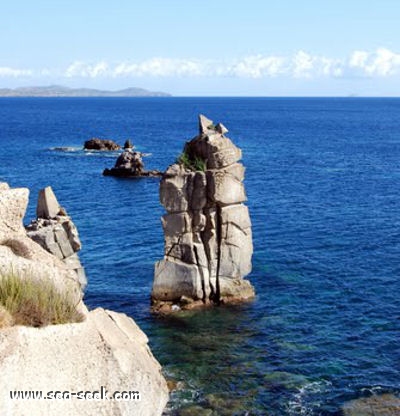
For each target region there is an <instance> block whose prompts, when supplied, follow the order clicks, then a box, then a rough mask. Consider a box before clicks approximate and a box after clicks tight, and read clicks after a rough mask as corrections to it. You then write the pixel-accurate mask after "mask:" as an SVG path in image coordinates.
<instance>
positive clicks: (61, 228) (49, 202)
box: [26, 186, 87, 288]
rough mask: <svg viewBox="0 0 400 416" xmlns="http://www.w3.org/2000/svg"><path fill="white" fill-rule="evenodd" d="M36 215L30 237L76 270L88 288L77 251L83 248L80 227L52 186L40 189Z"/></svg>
mask: <svg viewBox="0 0 400 416" xmlns="http://www.w3.org/2000/svg"><path fill="white" fill-rule="evenodd" d="M36 217H37V218H36V219H35V220H33V221H32V222H31V223H30V224H29V225H28V226H27V227H26V231H27V235H28V237H30V238H31V239H32V240H33V241H35V242H36V243H38V244H39V245H41V246H42V247H43V248H44V249H45V250H46V251H48V252H49V253H51V254H53V255H54V256H56V257H58V258H59V259H60V260H62V261H63V263H64V264H65V266H66V269H69V270H73V271H75V272H76V274H77V277H78V280H79V283H80V284H81V286H82V288H85V286H86V284H87V279H86V274H85V270H84V268H83V266H82V264H81V262H80V260H79V256H78V254H77V252H78V251H79V250H80V249H81V241H80V239H79V235H78V230H77V229H76V227H75V224H74V223H73V222H72V220H71V218H70V217H69V216H68V215H67V213H66V211H65V209H64V208H63V207H61V206H60V204H59V203H58V201H57V198H56V196H55V195H54V192H53V190H52V188H51V187H50V186H48V187H47V188H44V189H42V190H40V192H39V198H38V203H37V208H36Z"/></svg>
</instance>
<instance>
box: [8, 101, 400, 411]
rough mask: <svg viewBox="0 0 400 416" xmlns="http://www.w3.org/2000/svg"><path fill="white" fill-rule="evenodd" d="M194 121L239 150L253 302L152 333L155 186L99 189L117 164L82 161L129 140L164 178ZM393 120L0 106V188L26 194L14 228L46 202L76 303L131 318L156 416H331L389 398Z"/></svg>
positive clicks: (226, 107) (180, 319)
mask: <svg viewBox="0 0 400 416" xmlns="http://www.w3.org/2000/svg"><path fill="white" fill-rule="evenodd" d="M200 112H201V113H204V114H206V115H207V116H208V117H210V118H211V119H213V120H214V121H222V122H223V123H224V124H225V125H226V126H227V127H228V128H229V130H230V133H229V134H228V136H230V137H231V138H232V139H233V140H234V142H235V143H236V144H237V145H238V146H239V147H241V148H242V150H243V163H244V164H245V166H246V168H247V170H246V179H245V185H246V190H247V194H248V206H249V209H250V215H251V218H252V222H253V232H254V256H253V272H252V273H251V275H250V276H249V277H248V278H249V280H251V282H252V283H253V285H254V286H255V288H256V291H257V298H256V299H255V300H254V301H253V302H251V303H249V304H245V305H241V306H235V307H222V308H216V309H213V310H206V311H202V312H196V313H193V312H192V313H186V314H185V315H181V316H173V317H169V318H159V317H156V316H152V315H151V314H150V312H149V296H150V290H151V284H152V278H153V265H154V262H155V261H156V260H158V259H159V258H161V256H162V253H163V235H162V230H161V224H160V220H159V218H160V216H161V215H162V214H163V209H162V207H161V205H160V204H159V200H158V180H157V179H146V180H138V181H137V180H124V179H116V178H111V177H103V176H102V175H101V172H102V170H103V169H104V168H105V167H111V166H112V165H113V164H114V160H115V157H116V154H115V153H114V154H101V153H85V152H83V151H81V150H80V147H81V146H82V144H83V142H84V141H85V140H87V139H88V138H90V137H93V136H100V137H103V138H111V139H115V140H116V141H118V142H120V143H123V142H124V141H125V139H127V138H131V139H132V140H133V142H134V143H135V144H136V146H137V148H138V149H139V150H141V151H143V152H145V153H151V155H150V156H148V157H147V158H146V159H145V163H146V167H147V168H149V169H165V168H166V167H167V166H168V164H170V163H172V162H173V161H174V160H175V158H176V156H177V155H178V154H179V153H180V151H181V149H182V147H183V144H184V142H185V141H186V140H188V139H190V138H192V137H193V136H195V135H196V134H197V114H198V113H200ZM399 114H400V99H262V98H253V99H250V98H226V99H222V98H162V99H160V98H150V99H0V143H1V151H0V179H1V180H5V181H7V182H9V183H10V185H12V186H27V187H29V188H30V189H31V190H32V195H31V204H30V207H29V210H28V215H27V218H26V219H27V220H29V219H30V218H32V217H33V216H34V209H35V201H36V195H37V192H38V190H39V189H40V188H42V187H44V186H47V185H51V186H52V187H53V189H54V190H55V193H56V195H57V197H58V198H59V200H60V202H61V203H62V204H63V205H64V206H65V207H66V208H67V211H68V213H69V214H70V215H71V216H72V217H73V219H74V221H75V223H76V224H77V226H78V228H79V231H80V235H81V238H82V241H83V250H82V252H81V259H82V261H83V263H84V264H85V267H86V271H87V275H88V278H89V286H88V289H87V293H86V302H87V304H88V305H90V306H91V307H96V306H103V307H107V308H111V309H114V310H118V311H122V312H125V313H127V314H128V315H130V316H132V317H133V318H134V319H135V320H136V322H137V323H138V324H139V325H140V326H141V327H142V329H143V330H144V331H145V332H146V333H147V334H148V336H149V340H150V345H151V348H152V351H153V353H154V354H155V355H156V357H157V358H158V360H159V361H160V362H161V364H162V365H163V368H164V371H165V373H166V375H167V377H168V378H170V379H173V380H175V382H177V387H178V389H177V390H175V391H174V392H173V393H172V395H171V401H170V403H169V407H168V410H167V413H169V414H182V415H184V414H202V413H203V414H213V415H223V414H227V415H231V414H232V415H233V414H236V415H245V414H248V415H265V414H269V415H339V414H340V407H341V405H342V404H343V402H345V401H346V400H350V399H353V398H357V397H360V396H365V395H369V394H372V393H373V392H375V393H379V392H394V393H400V382H399V377H398V374H399V362H400V348H399V346H398V334H399V329H400V319H399V311H400V300H399V296H398V293H399V292H400V281H399V280H400V279H399V272H400V267H399V264H400V262H399V252H400V231H399V230H400V227H399V226H400V219H399V218H400V216H399V206H400V193H399V189H400V162H399V161H400V117H399ZM55 147H70V148H71V149H70V151H57V150H54V148H55ZM135 387H138V388H140V386H135ZM193 406H199V407H193ZM201 409H202V410H201ZM190 412H192V413H190Z"/></svg>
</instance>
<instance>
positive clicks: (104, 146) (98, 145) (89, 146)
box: [83, 137, 121, 151]
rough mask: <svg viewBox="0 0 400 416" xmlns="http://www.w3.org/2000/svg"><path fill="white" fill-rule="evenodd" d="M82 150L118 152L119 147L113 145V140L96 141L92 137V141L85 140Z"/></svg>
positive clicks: (96, 139) (115, 144) (95, 138)
mask: <svg viewBox="0 0 400 416" xmlns="http://www.w3.org/2000/svg"><path fill="white" fill-rule="evenodd" d="M83 148H84V149H86V150H107V151H110V150H119V149H121V146H120V145H119V144H117V143H115V142H114V141H113V140H108V139H98V138H97V137H94V138H93V139H90V140H86V141H85V143H84V145H83Z"/></svg>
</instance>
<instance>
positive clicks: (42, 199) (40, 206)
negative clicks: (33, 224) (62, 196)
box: [36, 186, 61, 218]
mask: <svg viewBox="0 0 400 416" xmlns="http://www.w3.org/2000/svg"><path fill="white" fill-rule="evenodd" d="M60 210H61V207H60V204H59V203H58V201H57V198H56V196H55V195H54V192H53V190H52V189H51V186H47V187H46V188H44V189H41V190H40V191H39V198H38V203H37V208H36V217H37V218H54V217H55V216H56V215H58V214H59V213H60Z"/></svg>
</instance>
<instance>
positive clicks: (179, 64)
mask: <svg viewBox="0 0 400 416" xmlns="http://www.w3.org/2000/svg"><path fill="white" fill-rule="evenodd" d="M111 73H112V75H113V76H114V77H118V76H132V77H142V76H154V77H169V76H178V77H179V76H202V75H207V63H206V62H203V61H201V60H194V59H171V58H152V59H148V60H145V61H142V62H138V63H126V62H123V63H120V64H118V65H117V66H116V67H115V68H114V69H113V70H112V71H111Z"/></svg>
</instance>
